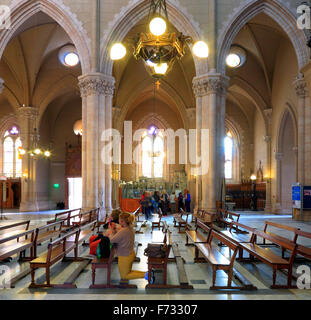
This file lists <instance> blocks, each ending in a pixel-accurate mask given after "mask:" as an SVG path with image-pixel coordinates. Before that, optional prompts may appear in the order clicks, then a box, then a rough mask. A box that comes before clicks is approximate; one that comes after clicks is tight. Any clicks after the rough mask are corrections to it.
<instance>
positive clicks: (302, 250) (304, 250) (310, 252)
mask: <svg viewBox="0 0 311 320" xmlns="http://www.w3.org/2000/svg"><path fill="white" fill-rule="evenodd" d="M301 237H302V238H307V239H311V233H310V232H306V231H303V230H300V229H297V230H296V241H298V240H299V238H301ZM297 254H299V255H301V256H303V257H305V258H307V259H309V260H311V248H308V247H306V246H303V245H301V244H299V243H297Z"/></svg>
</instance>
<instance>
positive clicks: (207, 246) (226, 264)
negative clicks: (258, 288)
mask: <svg viewBox="0 0 311 320" xmlns="http://www.w3.org/2000/svg"><path fill="white" fill-rule="evenodd" d="M213 239H217V240H218V241H220V242H221V243H223V244H225V245H226V246H227V247H228V248H229V249H230V250H232V251H233V253H232V255H231V259H230V260H229V259H228V258H226V257H225V256H224V255H223V254H222V253H221V252H220V251H219V250H218V249H217V248H215V247H214V246H213V245H212V241H213ZM195 249H196V250H195V261H196V262H205V261H207V262H208V263H210V264H211V265H212V268H213V283H212V286H211V287H210V289H211V290H217V289H244V287H236V286H232V277H233V264H234V260H235V257H236V254H237V252H238V246H237V245H236V244H235V243H233V242H232V241H230V240H229V239H227V238H225V237H224V236H222V235H221V234H220V233H217V232H216V231H214V230H212V231H211V235H210V237H209V242H208V243H196V245H195ZM199 253H201V254H202V255H203V258H199ZM217 270H223V271H226V272H228V282H227V286H216V273H217Z"/></svg>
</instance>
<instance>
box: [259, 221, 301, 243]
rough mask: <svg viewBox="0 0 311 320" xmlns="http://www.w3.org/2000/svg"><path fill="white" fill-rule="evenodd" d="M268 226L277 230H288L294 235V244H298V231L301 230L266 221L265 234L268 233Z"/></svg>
mask: <svg viewBox="0 0 311 320" xmlns="http://www.w3.org/2000/svg"><path fill="white" fill-rule="evenodd" d="M268 226H272V227H275V228H279V229H283V230H287V231H291V232H293V233H294V239H293V242H296V240H297V234H296V231H297V230H299V228H295V227H291V226H287V225H285V224H280V223H275V222H272V221H268V220H266V221H265V228H264V232H266V231H267V228H268Z"/></svg>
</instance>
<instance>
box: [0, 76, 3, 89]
mask: <svg viewBox="0 0 311 320" xmlns="http://www.w3.org/2000/svg"><path fill="white" fill-rule="evenodd" d="M3 88H4V80H3V79H2V78H0V93H2V90H3Z"/></svg>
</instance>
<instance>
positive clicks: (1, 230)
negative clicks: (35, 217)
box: [0, 220, 30, 239]
mask: <svg viewBox="0 0 311 320" xmlns="http://www.w3.org/2000/svg"><path fill="white" fill-rule="evenodd" d="M29 225H30V220H27V221H22V222H17V223H12V224H7V225H5V226H0V238H1V239H3V238H8V237H12V236H15V235H16V234H19V233H22V232H26V231H28V229H29ZM17 227H19V228H18V229H16V230H13V231H9V232H8V230H10V229H13V228H17Z"/></svg>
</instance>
